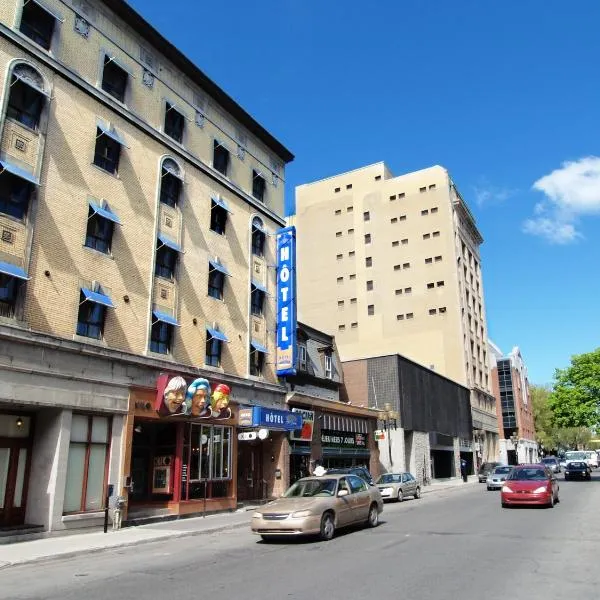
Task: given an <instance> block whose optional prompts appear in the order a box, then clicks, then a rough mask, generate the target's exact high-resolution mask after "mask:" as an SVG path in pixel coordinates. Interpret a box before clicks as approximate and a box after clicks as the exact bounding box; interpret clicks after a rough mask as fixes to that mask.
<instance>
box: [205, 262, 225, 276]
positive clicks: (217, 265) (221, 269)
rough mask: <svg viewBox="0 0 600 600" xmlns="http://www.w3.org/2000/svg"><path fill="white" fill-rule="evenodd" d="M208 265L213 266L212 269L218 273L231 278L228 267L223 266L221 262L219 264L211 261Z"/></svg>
mask: <svg viewBox="0 0 600 600" xmlns="http://www.w3.org/2000/svg"><path fill="white" fill-rule="evenodd" d="M208 264H209V265H210V266H211V269H216V270H217V271H220V272H221V273H223V275H227V276H228V277H231V273H230V272H229V271H228V270H227V267H225V266H223V265H222V264H221V263H220V262H217V261H216V260H209V261H208Z"/></svg>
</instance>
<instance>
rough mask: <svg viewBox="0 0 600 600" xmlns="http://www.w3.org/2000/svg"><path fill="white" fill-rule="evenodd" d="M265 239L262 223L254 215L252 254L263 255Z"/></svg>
mask: <svg viewBox="0 0 600 600" xmlns="http://www.w3.org/2000/svg"><path fill="white" fill-rule="evenodd" d="M265 239H266V235H265V231H264V229H263V223H262V221H261V220H260V219H259V218H258V217H254V219H252V254H254V256H264V253H265Z"/></svg>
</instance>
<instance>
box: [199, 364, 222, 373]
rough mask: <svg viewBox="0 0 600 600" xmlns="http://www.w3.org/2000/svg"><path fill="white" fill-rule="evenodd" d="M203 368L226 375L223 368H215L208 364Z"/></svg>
mask: <svg viewBox="0 0 600 600" xmlns="http://www.w3.org/2000/svg"><path fill="white" fill-rule="evenodd" d="M202 368H203V369H206V370H207V371H214V372H215V373H225V369H224V368H223V367H214V366H213V365H207V364H206V363H204V365H202Z"/></svg>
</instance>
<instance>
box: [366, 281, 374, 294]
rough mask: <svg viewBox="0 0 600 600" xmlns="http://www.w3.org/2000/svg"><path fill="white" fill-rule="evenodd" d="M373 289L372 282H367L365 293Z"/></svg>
mask: <svg viewBox="0 0 600 600" xmlns="http://www.w3.org/2000/svg"><path fill="white" fill-rule="evenodd" d="M372 289H373V282H372V281H367V291H368V292H370V291H371V290H372Z"/></svg>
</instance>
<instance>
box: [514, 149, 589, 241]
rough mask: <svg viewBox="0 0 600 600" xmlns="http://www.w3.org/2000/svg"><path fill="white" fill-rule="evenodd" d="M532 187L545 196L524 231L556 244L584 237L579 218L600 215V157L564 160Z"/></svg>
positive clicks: (524, 225)
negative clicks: (579, 229)
mask: <svg viewBox="0 0 600 600" xmlns="http://www.w3.org/2000/svg"><path fill="white" fill-rule="evenodd" d="M533 189H534V190H537V191H540V192H542V193H543V194H544V195H545V198H544V200H543V201H542V202H538V203H537V204H536V205H535V208H534V214H535V217H534V218H532V219H527V220H526V221H525V223H523V231H524V232H525V233H529V234H531V235H538V236H540V237H543V238H545V239H546V240H548V241H549V242H551V243H554V244H569V243H572V242H575V241H577V240H578V239H580V238H582V237H583V236H582V234H581V233H580V232H579V231H578V229H577V224H578V222H579V220H580V219H581V218H582V217H585V216H590V215H596V214H600V158H599V157H597V156H588V157H585V158H580V159H579V160H576V161H567V162H564V163H563V164H562V165H561V167H560V168H559V169H556V170H554V171H552V172H551V173H550V174H549V175H544V176H543V177H541V178H540V179H538V180H537V181H536V182H535V183H534V184H533Z"/></svg>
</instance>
